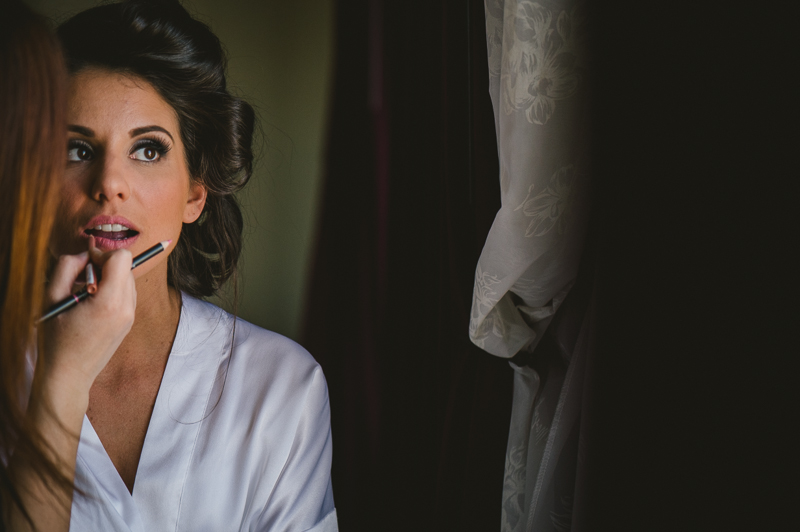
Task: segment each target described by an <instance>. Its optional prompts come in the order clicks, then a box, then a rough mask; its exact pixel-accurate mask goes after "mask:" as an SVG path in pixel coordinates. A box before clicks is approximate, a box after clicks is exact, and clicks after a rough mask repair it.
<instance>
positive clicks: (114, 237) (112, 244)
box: [83, 229, 139, 251]
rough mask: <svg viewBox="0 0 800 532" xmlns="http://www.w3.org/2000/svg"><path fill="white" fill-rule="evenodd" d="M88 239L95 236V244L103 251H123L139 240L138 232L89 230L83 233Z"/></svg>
mask: <svg viewBox="0 0 800 532" xmlns="http://www.w3.org/2000/svg"><path fill="white" fill-rule="evenodd" d="M83 234H84V235H86V236H87V237H88V236H90V235H92V236H94V243H95V246H97V247H98V248H99V249H100V250H102V251H109V250H112V249H122V248H127V247H129V246H131V245H133V243H134V242H136V240H137V239H138V238H139V233H137V232H136V231H132V230H128V231H103V230H102V229H99V230H98V229H87V230H86V231H84V233H83Z"/></svg>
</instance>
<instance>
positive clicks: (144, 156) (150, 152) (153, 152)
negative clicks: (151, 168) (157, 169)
mask: <svg viewBox="0 0 800 532" xmlns="http://www.w3.org/2000/svg"><path fill="white" fill-rule="evenodd" d="M159 157H161V153H160V152H159V150H158V149H157V148H154V147H152V146H145V147H143V148H139V149H138V150H136V151H135V152H133V153H132V154H131V159H136V160H137V161H148V162H153V161H156V160H158V158H159Z"/></svg>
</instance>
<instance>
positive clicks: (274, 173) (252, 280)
mask: <svg viewBox="0 0 800 532" xmlns="http://www.w3.org/2000/svg"><path fill="white" fill-rule="evenodd" d="M98 3H99V2H97V1H87V0H29V1H28V4H29V5H30V6H31V7H33V8H34V9H36V10H37V11H39V12H41V13H43V14H45V15H47V16H50V17H52V18H53V19H54V21H55V22H56V23H58V22H61V21H63V20H65V19H66V18H68V17H69V16H70V15H72V14H74V13H76V12H78V11H81V10H83V9H86V8H87V7H91V6H94V5H97V4H98ZM331 3H332V0H306V1H304V2H287V1H286V0H282V1H281V0H260V1H252V0H251V1H240V0H226V1H220V0H184V2H183V4H184V6H186V8H187V9H188V10H189V12H191V13H192V14H193V15H195V16H196V17H197V18H199V19H200V20H202V21H204V22H205V23H207V24H208V25H209V26H211V29H212V30H213V31H214V32H215V33H216V34H217V36H218V37H219V38H220V40H221V41H222V43H223V45H224V46H225V48H226V50H227V52H228V59H229V78H228V83H229V86H230V87H231V89H232V90H233V91H234V92H235V93H237V94H238V95H239V96H241V97H243V98H245V99H246V100H247V101H249V102H250V103H251V104H252V105H253V106H254V107H255V108H256V112H257V113H258V116H259V118H260V126H261V129H262V132H263V135H260V136H259V137H258V145H257V150H256V152H257V154H258V156H259V159H258V161H257V166H256V170H255V173H254V175H253V178H252V180H251V181H250V184H248V186H247V187H246V188H245V190H244V191H243V192H242V194H241V195H240V199H241V201H242V204H243V206H244V215H245V248H244V256H243V261H242V267H241V270H240V272H241V278H240V296H241V297H240V300H239V315H240V316H242V317H243V318H244V319H246V320H248V321H250V322H253V323H255V324H257V325H260V326H262V327H265V328H267V329H271V330H274V331H277V332H280V333H282V334H285V335H287V336H289V337H291V338H296V337H297V334H298V333H299V328H300V320H301V313H302V306H303V302H304V300H305V285H306V279H307V277H308V273H309V266H310V260H311V254H312V251H313V250H312V245H313V240H314V227H315V212H316V205H317V200H318V190H319V185H320V183H321V181H320V174H321V170H322V154H323V149H324V133H325V117H326V108H327V103H328V87H329V80H330V77H331V72H332V49H333V46H332V40H333V34H332V31H333V24H332V18H333V14H332V6H331ZM228 299H229V298H228V297H225V296H223V297H222V298H220V299H219V300H216V301H215V302H217V303H218V304H221V305H222V306H224V307H227V308H230V307H229V305H227V303H226V301H227V300H228Z"/></svg>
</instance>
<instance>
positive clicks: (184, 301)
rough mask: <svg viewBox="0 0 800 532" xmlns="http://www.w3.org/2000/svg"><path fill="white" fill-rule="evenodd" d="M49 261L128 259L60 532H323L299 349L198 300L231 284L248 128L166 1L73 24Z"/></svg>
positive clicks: (324, 489) (248, 159)
mask: <svg viewBox="0 0 800 532" xmlns="http://www.w3.org/2000/svg"><path fill="white" fill-rule="evenodd" d="M58 34H59V36H60V37H61V39H62V42H63V44H64V47H65V50H66V55H67V59H68V65H69V71H70V74H71V82H70V90H69V104H68V128H69V130H70V137H69V148H68V150H69V151H68V163H67V170H66V183H67V184H66V186H65V188H64V191H63V193H62V201H61V206H60V208H59V212H58V224H57V229H56V231H55V232H54V237H53V240H52V246H51V249H52V252H53V253H54V254H55V255H58V254H64V253H75V252H76V251H78V250H80V249H83V248H84V247H85V245H86V240H87V239H88V238H89V237H90V236H93V237H94V238H95V240H96V242H97V244H98V247H100V249H102V250H112V249H128V250H130V251H131V253H133V254H134V255H136V254H137V253H140V252H141V251H143V250H145V249H146V248H148V247H149V246H151V245H152V244H154V243H156V242H159V241H163V240H167V239H171V240H173V242H174V244H173V246H174V247H171V248H170V250H169V251H170V254H169V257H168V260H166V261H165V260H161V261H155V260H154V261H151V262H148V263H147V264H145V265H144V266H142V267H141V268H137V269H136V270H135V277H136V288H137V293H138V300H137V307H136V319H135V322H134V325H133V328H132V329H131V332H130V333H129V334H128V336H126V338H125V340H124V341H123V343H122V344H121V345H120V347H119V349H118V350H117V352H116V353H115V355H114V357H113V359H112V360H111V362H110V363H109V364H108V365H107V366H106V368H105V369H104V370H103V372H102V373H101V374H100V375H99V376H98V377H97V379H96V380H95V382H94V384H93V386H92V388H91V394H90V400H89V408H88V411H87V418H86V420H85V421H84V424H83V429H82V432H81V445H80V448H79V451H78V460H77V466H76V486H77V487H78V488H80V489H81V491H83V492H84V493H85V496H76V497H75V498H74V501H73V506H72V529H73V530H108V531H116V530H125V531H127V530H142V531H145V530H146V531H150V530H166V529H169V530H187V531H202V530H209V531H222V530H297V531H304V530H315V531H317V530H336V515H335V510H334V507H333V495H332V491H331V483H330V463H331V440H330V421H329V417H330V416H329V407H328V398H327V387H326V384H325V380H324V377H323V375H322V372H321V370H320V368H319V366H318V365H317V364H316V362H315V361H314V360H313V358H312V357H311V356H310V355H309V354H308V353H307V352H305V351H304V350H303V349H302V348H301V347H299V346H297V345H296V344H294V343H293V342H291V341H290V340H288V339H286V338H283V337H281V336H279V335H277V334H274V333H271V332H268V331H264V330H262V329H260V328H258V327H255V326H253V325H251V324H249V323H246V322H243V321H241V320H238V321H237V320H235V319H234V318H233V317H232V316H230V315H228V314H227V313H225V312H223V311H222V310H220V309H218V308H217V307H214V306H213V305H211V304H209V303H206V302H203V301H201V300H200V298H202V297H206V296H209V295H212V294H214V293H215V292H216V291H217V289H218V288H219V287H220V286H221V285H222V284H223V283H224V282H225V281H226V280H227V279H229V278H230V277H232V276H234V275H235V271H236V263H237V260H238V257H239V252H240V249H241V231H242V216H241V213H240V210H239V207H238V205H237V203H236V200H235V198H234V196H233V193H234V192H236V191H237V190H239V189H240V188H241V187H242V186H244V184H245V183H246V182H247V180H248V179H249V177H250V174H251V171H252V160H253V155H252V152H251V143H252V132H253V125H254V114H253V110H252V108H251V107H250V106H249V105H248V104H247V103H246V102H244V101H242V100H240V99H238V98H235V97H233V96H231V95H230V94H229V93H228V91H227V90H226V84H225V57H224V54H223V51H222V48H221V46H220V43H219V40H218V39H217V38H216V36H214V34H213V33H211V31H210V30H209V29H208V27H207V26H205V25H204V24H202V23H200V22H198V21H196V20H194V19H192V18H191V17H190V16H189V14H188V13H187V12H186V10H185V9H183V7H181V5H180V4H179V3H178V2H175V1H163V0H149V1H146V0H134V1H129V2H122V3H118V4H106V5H102V6H99V7H95V8H93V9H89V10H87V11H84V12H82V13H79V14H78V15H76V16H75V17H73V18H72V19H70V20H68V21H67V22H66V23H64V24H63V25H62V26H61V27H60V28H59V30H58Z"/></svg>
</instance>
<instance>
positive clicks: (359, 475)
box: [302, 0, 511, 531]
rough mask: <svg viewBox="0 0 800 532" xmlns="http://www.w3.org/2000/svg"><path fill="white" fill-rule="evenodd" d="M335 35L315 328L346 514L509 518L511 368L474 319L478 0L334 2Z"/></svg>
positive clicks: (480, 169)
mask: <svg viewBox="0 0 800 532" xmlns="http://www.w3.org/2000/svg"><path fill="white" fill-rule="evenodd" d="M336 35H337V41H336V42H337V44H336V74H335V80H334V89H333V95H332V98H333V100H332V102H331V115H330V119H329V120H330V122H329V131H330V138H329V141H328V149H327V156H326V175H325V185H324V193H323V198H322V205H321V209H322V210H321V214H320V219H319V231H318V247H317V251H316V257H315V262H314V265H313V276H312V279H311V286H310V290H309V299H308V300H307V307H306V308H307V313H306V321H305V327H304V333H303V340H302V342H303V344H304V345H305V347H307V348H308V349H309V351H310V352H311V353H313V354H314V356H315V357H316V358H317V360H318V361H319V362H320V364H321V365H322V367H323V369H324V371H325V374H326V376H327V379H328V385H329V389H330V398H331V408H332V430H333V437H334V442H335V444H334V465H333V482H334V493H335V498H336V505H337V508H338V512H339V523H340V528H341V530H347V531H359V530H364V531H366V530H398V531H399V530H402V531H408V530H492V529H496V528H497V527H499V523H500V503H501V494H502V483H503V469H504V459H505V447H506V439H507V435H508V422H509V416H510V409H511V370H510V368H509V367H508V364H507V363H506V362H505V361H503V360H500V359H497V358H495V357H493V356H490V355H488V354H486V353H484V352H483V351H481V350H480V349H478V348H477V347H475V346H473V345H472V344H471V343H470V341H469V338H468V335H467V328H468V323H469V312H470V305H471V298H472V288H473V275H474V270H475V265H476V263H477V259H478V256H479V254H480V251H481V248H482V246H483V242H484V240H485V238H486V234H487V233H488V230H489V227H490V226H491V222H492V219H493V217H494V214H495V212H496V211H497V209H498V208H499V206H500V199H499V182H498V170H497V148H496V141H495V131H494V119H493V115H492V109H491V102H490V100H489V95H488V73H487V59H486V37H485V23H484V15H483V3H482V2H481V1H471V2H468V3H465V2H461V1H455V0H440V1H436V2H402V3H401V2H383V1H380V0H360V1H347V2H344V1H342V2H337V5H336Z"/></svg>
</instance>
